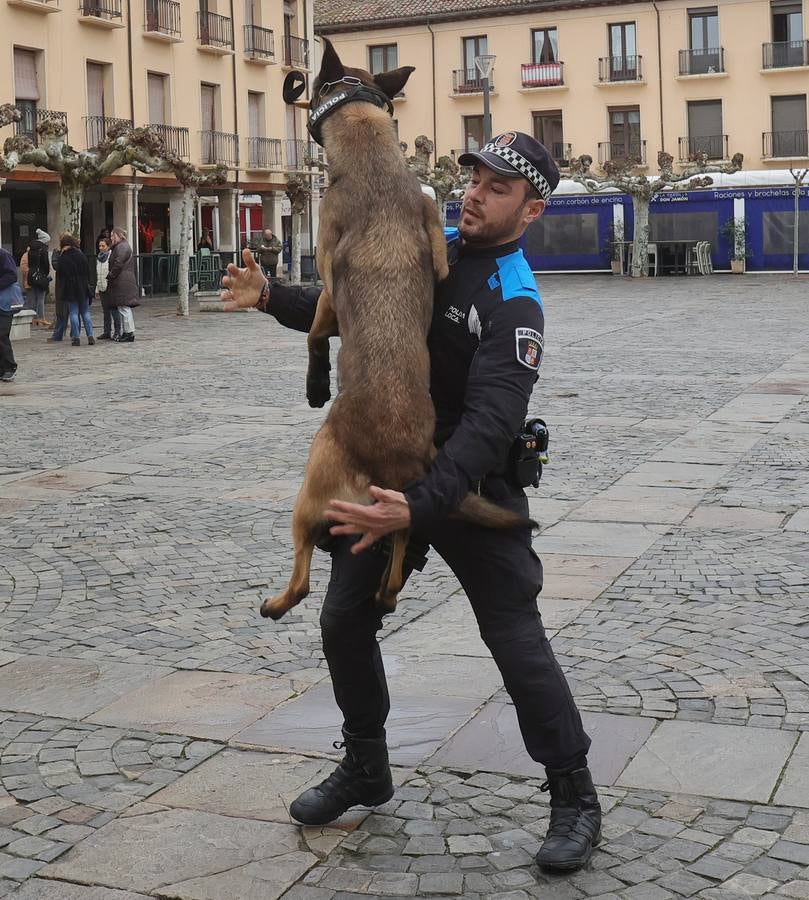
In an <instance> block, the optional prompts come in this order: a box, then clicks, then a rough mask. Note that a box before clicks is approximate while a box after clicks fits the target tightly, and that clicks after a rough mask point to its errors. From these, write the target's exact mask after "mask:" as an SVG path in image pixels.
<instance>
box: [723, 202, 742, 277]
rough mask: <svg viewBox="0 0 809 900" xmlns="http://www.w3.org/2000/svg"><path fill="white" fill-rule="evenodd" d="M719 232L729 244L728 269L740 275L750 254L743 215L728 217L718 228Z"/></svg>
mask: <svg viewBox="0 0 809 900" xmlns="http://www.w3.org/2000/svg"><path fill="white" fill-rule="evenodd" d="M719 234H720V235H721V236H722V237H723V238H724V239H725V240H726V241H727V242H728V244H730V271H731V272H732V273H733V274H734V275H742V274H743V273H744V270H745V260H746V259H747V257H748V256H750V242H749V241H748V240H747V220H746V219H745V218H744V217H743V216H739V217H738V218H733V219H728V220H727V221H726V222H725V223H724V224H723V225H722V227H721V228H720V229H719Z"/></svg>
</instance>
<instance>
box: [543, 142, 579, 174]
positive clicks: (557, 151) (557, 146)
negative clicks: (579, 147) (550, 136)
mask: <svg viewBox="0 0 809 900" xmlns="http://www.w3.org/2000/svg"><path fill="white" fill-rule="evenodd" d="M548 150H550V151H551V156H552V157H553V161H554V162H555V163H556V165H557V166H559V167H560V168H561V169H567V168H568V167H569V166H570V160H571V159H572V158H573V147H572V146H571V145H570V144H565V143H559V142H557V141H554V142H553V143H552V144H551V145H550V146H549V147H548Z"/></svg>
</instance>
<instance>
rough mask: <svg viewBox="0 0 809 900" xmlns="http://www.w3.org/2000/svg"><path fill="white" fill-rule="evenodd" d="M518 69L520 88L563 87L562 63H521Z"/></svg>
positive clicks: (563, 66) (563, 68) (563, 70)
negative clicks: (520, 81) (519, 71)
mask: <svg viewBox="0 0 809 900" xmlns="http://www.w3.org/2000/svg"><path fill="white" fill-rule="evenodd" d="M520 69H521V78H522V86H523V87H524V88H526V89H530V88H547V87H563V86H564V83H565V64H564V63H561V62H550V63H523V64H522V66H521V67H520Z"/></svg>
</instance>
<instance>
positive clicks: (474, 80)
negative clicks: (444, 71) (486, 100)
mask: <svg viewBox="0 0 809 900" xmlns="http://www.w3.org/2000/svg"><path fill="white" fill-rule="evenodd" d="M489 90H490V91H493V90H494V71H492V73H491V74H490V75H489ZM482 92H483V79H482V78H481V77H480V72H478V70H477V69H454V70H453V72H452V93H453V94H480V93H482Z"/></svg>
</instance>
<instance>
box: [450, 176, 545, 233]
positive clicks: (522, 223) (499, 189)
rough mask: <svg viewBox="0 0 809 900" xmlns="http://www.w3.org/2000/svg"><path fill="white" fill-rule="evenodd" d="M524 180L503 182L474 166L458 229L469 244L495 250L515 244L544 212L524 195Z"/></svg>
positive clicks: (499, 177) (541, 202)
mask: <svg viewBox="0 0 809 900" xmlns="http://www.w3.org/2000/svg"><path fill="white" fill-rule="evenodd" d="M527 186H528V182H527V181H526V180H525V179H524V178H506V177H504V176H502V175H498V174H497V172H494V171H493V170H492V169H489V168H487V167H486V166H484V165H476V166H475V168H474V170H473V172H472V180H471V181H470V182H469V184H468V186H467V188H466V192H465V193H464V200H463V208H462V209H461V219H460V222H459V223H458V228H459V230H460V232H461V237H462V238H463V239H464V240H465V241H467V242H468V243H470V244H479V245H482V246H496V245H497V244H505V243H507V242H508V241H513V240H516V239H517V238H518V237H520V235H521V234H522V233H523V232H524V231H525V229H526V228H527V227H528V225H529V224H530V223H531V222H533V221H534V219H538V218H539V216H541V215H542V212H543V210H544V209H545V202H544V200H537V199H533V197H532V196H530V195H528V194H527V193H526V188H527Z"/></svg>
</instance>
